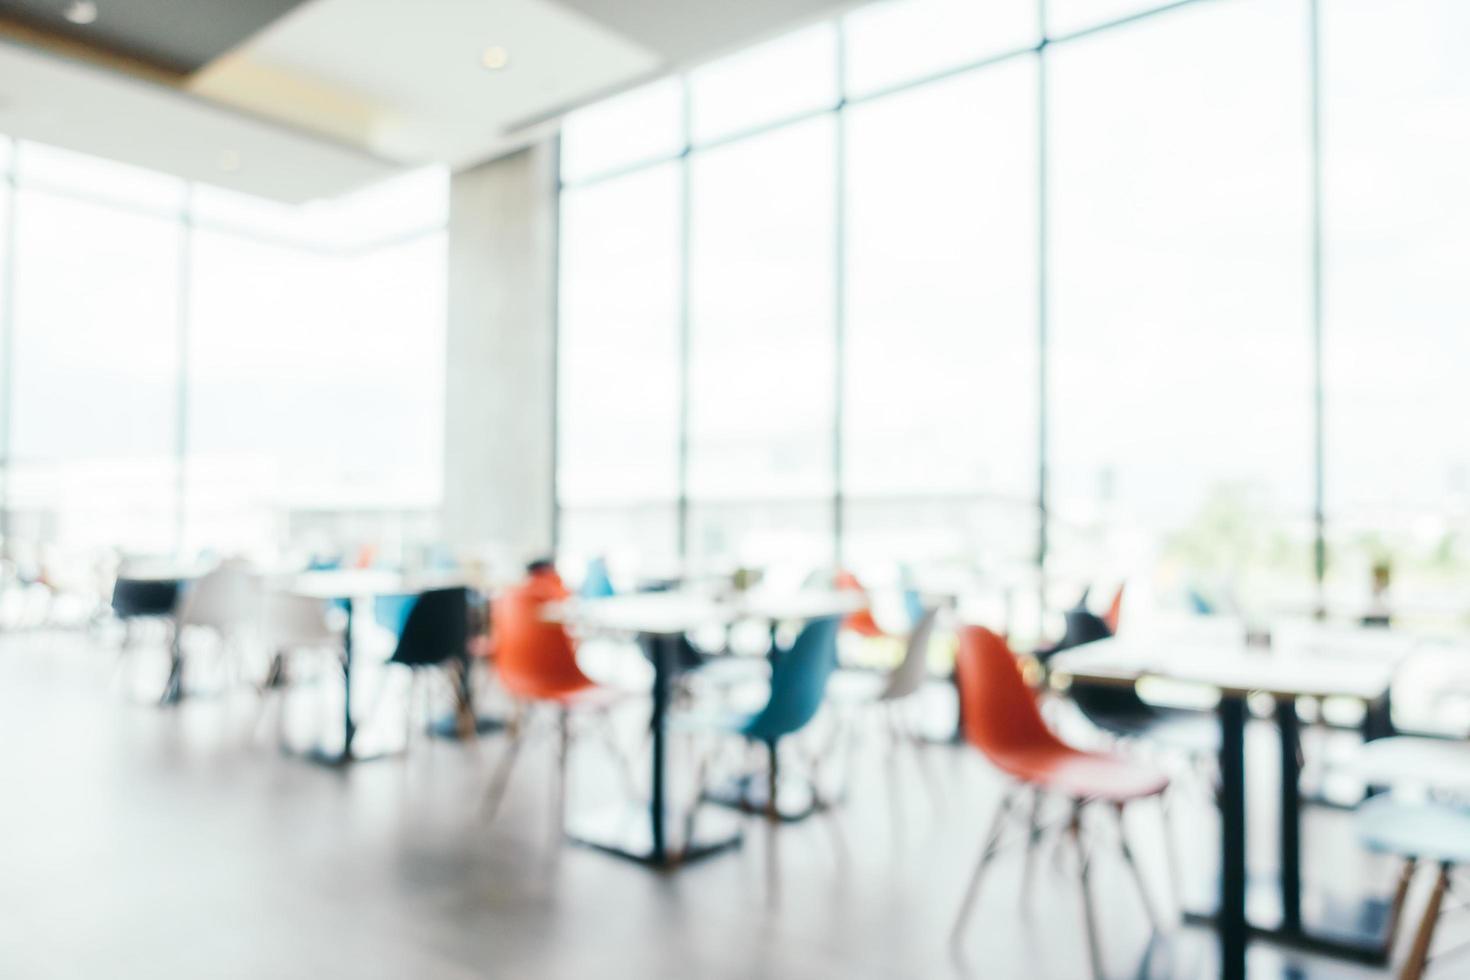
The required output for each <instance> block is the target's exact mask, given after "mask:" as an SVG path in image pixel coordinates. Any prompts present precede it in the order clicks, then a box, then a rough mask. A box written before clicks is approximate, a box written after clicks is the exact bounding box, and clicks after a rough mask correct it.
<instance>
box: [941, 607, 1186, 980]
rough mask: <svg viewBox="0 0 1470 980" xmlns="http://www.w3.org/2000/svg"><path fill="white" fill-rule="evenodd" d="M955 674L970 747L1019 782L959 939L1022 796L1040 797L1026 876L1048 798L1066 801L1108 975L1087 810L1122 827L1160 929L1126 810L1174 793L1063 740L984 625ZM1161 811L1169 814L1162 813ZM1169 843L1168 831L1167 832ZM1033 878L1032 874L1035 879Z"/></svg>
mask: <svg viewBox="0 0 1470 980" xmlns="http://www.w3.org/2000/svg"><path fill="white" fill-rule="evenodd" d="M955 670H956V673H957V675H958V680H959V685H960V697H961V699H962V701H963V709H962V711H961V718H962V722H963V728H964V735H965V739H966V741H968V742H969V743H970V744H971V745H972V746H974V747H975V748H976V749H978V750H979V751H980V753H981V754H982V755H984V756H985V757H986V758H987V759H988V760H989V761H990V763H991V764H992V765H993V766H995V767H996V768H997V769H999V770H1000V771H1001V772H1003V773H1005V774H1006V775H1007V776H1009V777H1010V778H1011V779H1013V780H1014V781H1015V785H1014V786H1013V788H1012V789H1011V790H1009V791H1008V792H1007V793H1006V795H1005V797H1004V798H1003V799H1002V801H1001V803H1000V806H999V808H998V810H997V812H996V815H995V818H994V821H993V823H992V825H991V829H990V832H989V834H988V835H987V837H986V838H985V842H984V845H983V847H982V849H981V853H980V859H979V862H978V863H977V865H976V867H975V872H974V875H973V877H972V878H971V880H970V885H969V888H968V889H967V890H966V892H965V897H964V899H963V901H962V902H961V904H960V911H959V915H958V917H957V918H956V920H955V926H954V936H955V938H956V940H958V937H959V936H960V932H961V930H962V928H963V927H964V924H965V922H966V920H967V919H968V918H969V915H970V910H971V909H972V908H973V907H974V904H975V899H976V896H977V895H978V894H979V890H980V883H981V879H982V878H983V876H984V873H985V870H986V868H987V867H988V866H989V865H990V863H991V861H992V860H993V859H994V857H995V855H996V854H997V853H998V851H999V845H1000V841H1001V837H1002V834H1003V833H1004V831H1005V829H1006V823H1007V818H1008V817H1010V816H1011V814H1012V812H1013V808H1015V807H1016V806H1017V798H1018V797H1019V796H1021V795H1022V793H1023V791H1028V790H1029V791H1030V792H1031V793H1032V794H1033V798H1032V807H1031V816H1030V821H1029V824H1028V825H1027V826H1026V829H1025V839H1026V843H1027V871H1028V873H1029V870H1030V858H1031V845H1032V844H1033V843H1034V842H1035V840H1036V837H1037V829H1038V822H1037V813H1038V810H1039V807H1040V803H1041V801H1042V800H1043V799H1044V797H1045V796H1046V795H1052V796H1055V797H1059V798H1061V799H1064V800H1065V801H1066V802H1067V804H1068V807H1069V816H1068V821H1067V833H1068V836H1069V837H1070V838H1071V839H1072V842H1073V844H1074V846H1075V847H1076V849H1077V855H1078V861H1079V871H1080V874H1079V877H1080V880H1081V886H1082V897H1083V910H1084V926H1085V929H1086V934H1087V944H1088V952H1089V955H1090V958H1091V962H1092V972H1093V975H1094V976H1095V977H1101V975H1102V957H1101V952H1100V949H1099V945H1098V936H1097V921H1096V916H1095V914H1094V912H1093V905H1092V896H1091V894H1090V890H1089V877H1090V855H1089V853H1088V849H1087V848H1086V847H1085V846H1084V844H1083V841H1082V817H1083V812H1084V810H1085V809H1087V808H1088V807H1091V806H1094V805H1101V806H1102V807H1104V808H1105V809H1107V810H1109V811H1111V812H1112V814H1113V816H1114V817H1115V819H1116V821H1117V826H1118V831H1119V840H1120V842H1121V847H1122V853H1123V858H1124V860H1125V861H1126V863H1127V865H1128V867H1129V870H1130V871H1131V872H1132V874H1133V878H1134V881H1135V883H1136V884H1137V885H1138V890H1139V894H1140V896H1141V897H1142V899H1143V904H1144V908H1145V909H1146V911H1147V912H1148V915H1149V918H1150V920H1151V921H1152V922H1153V924H1154V926H1155V928H1158V927H1159V925H1160V919H1159V916H1158V913H1157V911H1156V910H1155V908H1154V904H1153V902H1152V900H1151V899H1150V898H1149V894H1148V888H1147V886H1146V884H1145V883H1144V880H1143V875H1142V872H1141V871H1140V870H1139V868H1138V865H1137V864H1136V862H1135V861H1134V859H1133V853H1132V850H1131V848H1130V847H1129V845H1128V838H1127V833H1126V828H1125V827H1124V824H1123V812H1124V808H1125V807H1127V806H1128V805H1129V804H1131V803H1133V802H1135V801H1138V800H1144V799H1158V798H1159V797H1160V796H1161V795H1162V794H1163V792H1164V790H1166V789H1167V788H1168V785H1169V780H1168V778H1167V777H1166V776H1164V775H1163V774H1162V773H1160V772H1157V771H1156V770H1154V769H1152V768H1150V767H1147V766H1143V765H1140V764H1137V763H1134V762H1131V761H1129V760H1126V759H1123V758H1121V757H1118V756H1114V755H1109V754H1105V753H1099V752H1086V751H1083V750H1080V749H1076V748H1073V747H1072V746H1070V745H1068V744H1067V743H1065V742H1063V741H1062V740H1061V739H1060V738H1058V737H1057V736H1056V735H1055V734H1053V733H1052V731H1051V729H1049V728H1048V727H1047V726H1046V722H1045V721H1044V720H1043V719H1042V717H1041V711H1040V710H1039V709H1038V708H1037V705H1036V701H1035V699H1034V697H1033V696H1032V693H1031V690H1030V688H1028V687H1027V686H1026V682H1025V680H1024V679H1022V677H1021V671H1020V667H1019V665H1018V664H1017V662H1016V657H1015V654H1014V653H1012V652H1011V649H1010V647H1008V646H1007V645H1006V642H1005V640H1003V639H1002V638H1001V637H1000V636H998V635H997V634H995V633H993V632H991V631H990V630H988V629H985V628H984V627H980V626H970V627H966V628H965V629H964V630H963V631H961V634H960V651H959V656H958V658H957V659H956V661H955ZM1160 813H1161V814H1162V813H1163V808H1162V807H1160ZM1164 833H1165V838H1166V841H1167V838H1168V828H1167V826H1165V828H1164ZM1028 877H1029V874H1028Z"/></svg>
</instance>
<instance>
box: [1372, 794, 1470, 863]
mask: <svg viewBox="0 0 1470 980" xmlns="http://www.w3.org/2000/svg"><path fill="white" fill-rule="evenodd" d="M1357 821H1358V837H1359V838H1360V839H1361V840H1362V841H1363V843H1364V844H1365V845H1366V846H1367V847H1369V848H1371V849H1372V850H1375V851H1380V852H1383V853H1387V854H1397V855H1399V856H1401V857H1412V858H1418V859H1420V860H1424V861H1437V862H1441V863H1448V864H1470V811H1466V810H1462V809H1460V808H1458V807H1452V806H1447V805H1445V804H1442V803H1421V802H1408V801H1404V800H1399V799H1395V798H1393V797H1392V796H1375V797H1373V798H1372V799H1370V800H1368V801H1367V802H1366V803H1364V804H1363V805H1362V806H1360V807H1358V810H1357Z"/></svg>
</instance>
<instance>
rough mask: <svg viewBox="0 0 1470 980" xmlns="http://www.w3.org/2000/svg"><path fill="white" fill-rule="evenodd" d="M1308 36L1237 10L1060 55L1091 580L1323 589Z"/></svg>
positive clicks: (1060, 405) (1275, 14) (1059, 217)
mask: <svg viewBox="0 0 1470 980" xmlns="http://www.w3.org/2000/svg"><path fill="white" fill-rule="evenodd" d="M1307 26H1308V21H1307V17H1306V11H1305V8H1304V5H1303V4H1301V3H1297V2H1279V0H1236V2H1232V3H1221V4H1199V5H1196V6H1191V7H1186V8H1181V9H1179V10H1177V11H1174V12H1171V13H1168V14H1165V15H1160V16H1158V17H1155V18H1150V19H1147V20H1143V21H1138V22H1136V23H1134V24H1132V25H1129V26H1127V27H1124V28H1119V29H1117V30H1115V31H1111V32H1107V33H1102V34H1097V35H1093V36H1090V37H1088V38H1087V39H1085V40H1079V41H1076V42H1073V43H1070V44H1066V45H1061V46H1058V47H1057V49H1056V50H1055V53H1054V57H1053V59H1052V62H1051V68H1052V74H1051V77H1050V80H1049V81H1050V90H1051V92H1052V93H1053V99H1052V103H1051V106H1050V121H1051V129H1050V163H1051V172H1050V174H1049V178H1050V184H1049V186H1050V193H1051V197H1050V201H1049V205H1050V210H1051V214H1052V223H1051V226H1050V232H1051V238H1050V241H1051V259H1052V265H1051V284H1052V292H1051V301H1052V327H1051V331H1050V333H1049V337H1048V341H1049V358H1050V364H1051V367H1052V369H1053V374H1052V378H1053V387H1052V401H1051V408H1052V419H1053V426H1052V431H1053V440H1054V441H1053V444H1052V450H1051V459H1052V499H1053V514H1054V517H1055V522H1054V524H1053V531H1054V533H1053V541H1054V544H1055V546H1056V551H1055V555H1054V557H1055V559H1056V565H1057V566H1058V568H1059V569H1060V570H1062V571H1064V572H1067V573H1075V574H1076V576H1078V577H1079V579H1081V580H1084V581H1085V580H1086V579H1087V578H1090V577H1091V576H1094V575H1097V574H1099V573H1101V572H1103V571H1104V570H1116V571H1118V572H1123V573H1133V572H1139V571H1144V570H1147V569H1156V570H1157V574H1156V575H1155V576H1154V579H1155V584H1156V585H1157V586H1159V587H1160V588H1164V589H1170V590H1184V589H1191V588H1192V589H1195V590H1196V591H1202V592H1224V593H1228V594H1229V595H1231V596H1232V597H1233V598H1235V599H1237V600H1239V601H1241V602H1247V603H1248V602H1250V601H1251V600H1252V599H1253V598H1259V597H1261V596H1263V595H1265V594H1267V592H1268V590H1267V589H1266V588H1265V586H1267V585H1270V586H1271V588H1270V589H1269V594H1270V595H1272V596H1273V597H1274V598H1275V599H1278V600H1279V599H1280V597H1281V596H1282V595H1283V593H1284V592H1288V591H1289V590H1291V589H1292V588H1295V587H1296V586H1298V585H1300V586H1303V587H1305V586H1307V585H1308V584H1309V583H1310V557H1309V556H1310V553H1311V546H1310V527H1309V523H1308V516H1309V514H1310V512H1311V505H1312V468H1311V459H1312V432H1311V410H1310V406H1311V403H1312V349H1311V330H1310V312H1309V307H1308V297H1309V289H1308V286H1309V282H1310V268H1311V267H1310V261H1309V256H1310V248H1309V244H1310V238H1309V230H1310V218H1309V211H1308V202H1309V200H1310V197H1309V193H1308V190H1309V186H1310V185H1309V183H1308V178H1309V174H1310V168H1309V157H1308V151H1309V145H1308V126H1307V120H1308V118H1309V117H1308V106H1309V103H1308V101H1307V88H1306V86H1305V84H1304V78H1305V73H1306V71H1307V68H1306V61H1305V57H1306V51H1307V38H1306V33H1305V32H1306V29H1307ZM1247 53H1248V54H1247ZM1246 57H1248V59H1249V63H1250V70H1249V71H1241V70H1239V67H1240V65H1241V63H1242V62H1241V59H1242V58H1246Z"/></svg>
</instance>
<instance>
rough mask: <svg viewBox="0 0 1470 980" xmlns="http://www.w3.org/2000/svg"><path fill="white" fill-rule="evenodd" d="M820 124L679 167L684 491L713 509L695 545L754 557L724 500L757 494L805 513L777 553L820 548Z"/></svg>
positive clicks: (828, 433) (828, 233)
mask: <svg viewBox="0 0 1470 980" xmlns="http://www.w3.org/2000/svg"><path fill="white" fill-rule="evenodd" d="M833 129H834V127H833V120H832V118H831V117H830V116H823V117H818V118H816V119H813V120H810V121H807V122H802V123H798V124H795V125H791V126H786V127H782V128H780V129H777V130H774V131H772V132H769V133H766V134H764V135H762V136H760V137H757V138H753V139H750V140H743V141H740V142H737V143H732V144H730V145H728V146H723V147H720V148H719V149H717V150H710V151H708V152H706V153H702V154H700V155H698V156H697V157H695V158H694V159H693V160H692V162H691V164H690V166H691V168H692V172H691V209H692V210H691V221H692V241H691V243H690V252H689V276H690V312H691V329H690V350H689V392H690V395H689V487H688V490H689V494H690V497H691V499H692V500H694V501H696V502H721V503H724V504H725V505H726V506H725V507H724V508H723V509H721V510H720V511H719V515H718V519H716V518H715V517H702V518H701V519H700V520H699V521H698V530H697V533H691V536H690V541H691V547H692V548H693V549H695V550H696V551H697V552H700V553H710V554H717V553H725V554H733V555H739V556H741V557H742V558H744V559H747V560H754V559H755V558H756V555H755V554H752V553H751V551H750V548H751V547H756V546H755V545H754V544H750V543H749V540H750V539H749V536H748V535H746V534H745V533H744V532H743V531H742V530H741V528H742V527H749V526H752V525H758V524H759V523H760V522H759V521H756V520H755V519H753V518H751V519H745V518H741V517H739V516H738V515H736V514H734V513H733V512H732V511H731V510H730V509H729V506H728V505H729V503H730V502H733V501H760V503H759V504H758V505H756V506H758V507H759V509H760V512H761V513H762V514H764V515H767V516H774V515H776V514H778V513H779V512H780V511H781V508H783V507H786V506H790V507H792V508H795V509H796V510H797V511H799V512H800V513H801V514H802V515H810V516H812V517H814V518H815V520H814V521H813V522H812V523H811V524H810V525H808V524H807V523H806V521H805V520H803V521H798V522H796V523H797V524H799V525H800V526H801V530H802V533H801V534H800V535H798V536H797V539H796V540H793V539H790V538H788V541H789V545H788V548H787V555H788V556H790V557H798V556H799V557H801V558H805V557H825V556H827V555H829V554H830V526H831V517H830V497H831V494H832V492H833V487H834V481H833V474H832V443H833V408H832V398H833V381H834V368H833V356H834V348H833V336H834V331H833V321H832V316H833V306H834V303H833V300H834V288H833V285H834V279H833V252H832V227H833V214H834V208H833V205H834V199H833V189H834V175H835V171H836V161H835V158H834V154H833V149H834V145H833ZM812 498H818V499H822V500H825V501H826V502H825V503H823V504H821V505H820V506H817V507H815V508H813V507H812V505H811V503H810V501H811V500H812ZM824 512H825V513H824ZM704 513H706V514H711V513H712V512H704ZM725 518H729V520H728V521H727V520H726V519H725ZM798 541H799V543H798ZM761 550H762V552H764V550H765V549H764V547H762V548H761Z"/></svg>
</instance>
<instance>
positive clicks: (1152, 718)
mask: <svg viewBox="0 0 1470 980" xmlns="http://www.w3.org/2000/svg"><path fill="white" fill-rule="evenodd" d="M1066 620H1067V629H1066V633H1065V634H1064V635H1063V636H1062V639H1061V641H1060V642H1059V643H1057V644H1056V645H1055V646H1054V647H1052V648H1051V649H1050V650H1048V651H1047V653H1046V659H1047V660H1048V661H1049V660H1050V659H1051V657H1052V656H1054V655H1056V654H1058V653H1061V652H1062V651H1063V650H1072V649H1076V648H1077V647H1080V646H1085V645H1086V644H1088V643H1095V642H1097V641H1098V640H1103V639H1107V638H1108V637H1110V636H1112V635H1113V633H1112V630H1110V629H1109V628H1108V624H1107V622H1106V621H1105V620H1104V619H1103V618H1102V617H1101V616H1098V615H1096V614H1094V613H1091V612H1088V611H1087V609H1086V608H1084V607H1083V606H1082V605H1080V604H1079V605H1078V606H1077V607H1076V608H1074V609H1069V610H1068V611H1067V613H1066ZM1067 693H1068V695H1069V696H1070V697H1071V699H1072V703H1073V704H1075V705H1076V706H1077V708H1078V710H1080V711H1081V712H1082V714H1083V716H1084V717H1086V718H1087V720H1088V721H1089V722H1091V723H1092V724H1093V725H1095V726H1096V727H1097V728H1099V729H1100V730H1102V731H1104V732H1106V733H1108V734H1109V735H1113V736H1115V737H1117V738H1142V739H1153V740H1155V741H1159V742H1163V743H1166V744H1169V745H1173V746H1176V747H1178V748H1182V749H1185V750H1188V751H1190V752H1208V751H1212V750H1213V749H1214V748H1215V747H1216V746H1217V745H1218V744H1219V734H1220V728H1219V725H1217V724H1216V723H1215V719H1214V718H1213V717H1212V716H1210V715H1209V714H1206V713H1204V712H1200V711H1191V710H1188V709H1185V708H1173V707H1168V706H1165V705H1156V704H1151V703H1149V702H1148V701H1145V700H1144V699H1143V698H1142V697H1140V696H1139V694H1138V691H1137V689H1136V688H1134V687H1132V686H1131V685H1118V684H1079V683H1073V685H1072V686H1071V688H1069V689H1068V692H1067Z"/></svg>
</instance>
